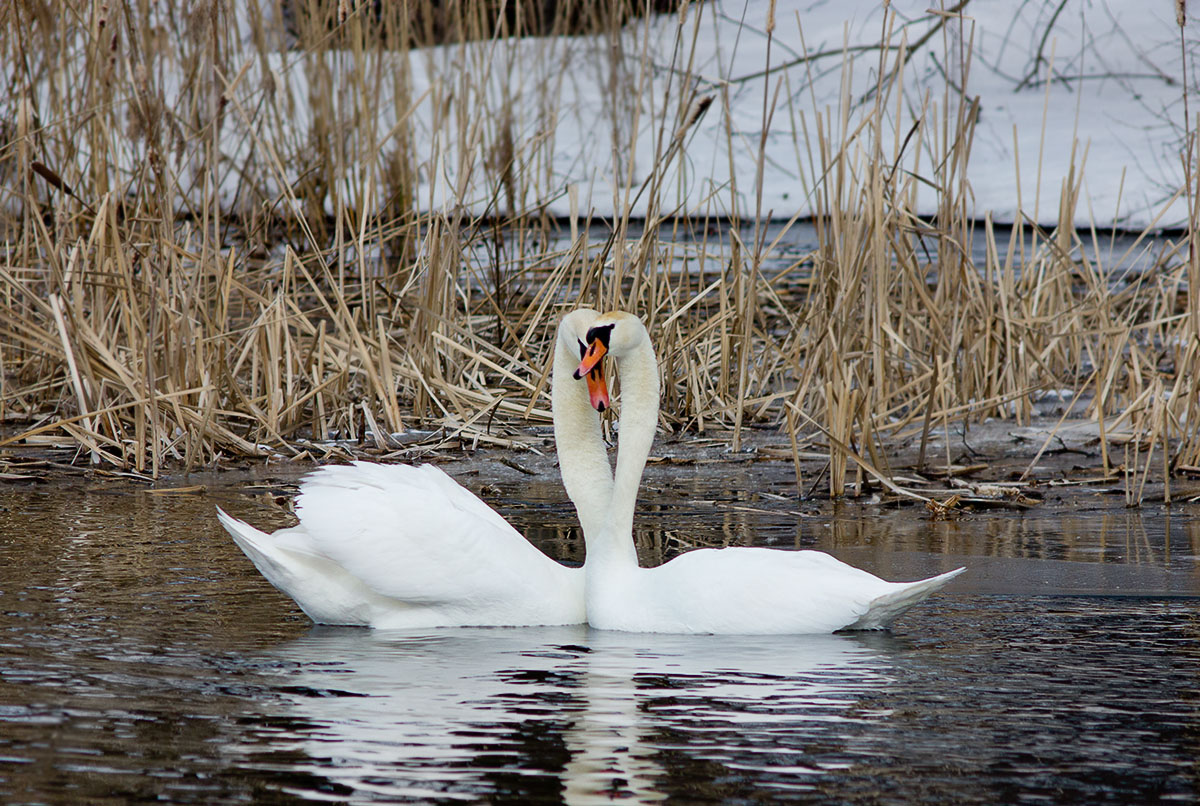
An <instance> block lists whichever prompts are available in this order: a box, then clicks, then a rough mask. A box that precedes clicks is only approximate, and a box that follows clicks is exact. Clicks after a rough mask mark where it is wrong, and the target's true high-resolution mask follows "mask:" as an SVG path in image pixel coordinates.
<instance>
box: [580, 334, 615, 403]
mask: <svg viewBox="0 0 1200 806" xmlns="http://www.w3.org/2000/svg"><path fill="white" fill-rule="evenodd" d="M607 352H608V348H607V347H605V346H604V345H603V344H602V343H601V342H600V340H599V339H594V340H593V341H592V343H591V344H590V345H589V346H588V348H587V350H585V351H584V353H583V360H582V361H580V362H579V369H577V370H575V377H576V378H577V379H578V378H583V377H585V376H586V377H587V388H588V399H589V400H590V401H591V403H592V408H593V409H595V410H596V411H604V410H605V409H607V408H611V407H612V401H611V400H609V397H608V384H606V383H605V382H604V365H603V364H601V363H600V360H601V359H602V358H604V354H605V353H607Z"/></svg>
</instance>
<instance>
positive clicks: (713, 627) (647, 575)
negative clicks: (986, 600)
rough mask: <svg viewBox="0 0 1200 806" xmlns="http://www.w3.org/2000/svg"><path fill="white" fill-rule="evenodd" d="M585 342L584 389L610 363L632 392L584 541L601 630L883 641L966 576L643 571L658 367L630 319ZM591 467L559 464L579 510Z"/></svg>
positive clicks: (795, 555)
mask: <svg viewBox="0 0 1200 806" xmlns="http://www.w3.org/2000/svg"><path fill="white" fill-rule="evenodd" d="M585 341H586V342H587V348H586V352H585V354H584V357H583V359H582V361H581V362H580V364H579V366H578V367H577V370H576V372H575V374H574V377H575V378H576V379H579V378H583V377H587V378H592V379H593V381H591V382H592V383H593V384H594V383H595V381H594V379H595V378H596V377H598V376H594V375H593V374H592V373H593V372H594V370H595V369H596V368H597V367H599V366H601V361H602V359H603V358H604V356H605V355H608V356H611V358H612V359H613V360H614V361H615V363H616V367H617V373H618V375H619V377H620V380H621V390H622V391H621V398H622V411H621V418H620V433H619V438H618V452H617V467H616V474H615V477H614V481H613V489H612V494H611V501H610V506H609V508H608V512H607V517H605V518H604V519H603V520H602V521H601V522H600V523H599V524H597V525H596V526H595V527H594V528H592V529H590V530H589V529H585V530H584V543H585V545H586V549H587V559H586V561H585V563H584V577H585V598H586V603H587V619H588V624H590V625H591V626H592V627H595V628H599V629H604V630H624V631H627V632H657V633H718V634H779V633H828V632H834V631H836V630H843V629H882V628H884V627H886V626H887V625H888V624H889V623H890V622H891V621H892V620H893V619H894V618H895V617H896V616H898V615H900V614H901V613H902V612H904V611H905V610H907V609H908V608H909V607H911V606H912V605H914V604H916V603H917V602H919V601H920V600H922V599H924V598H925V597H926V596H928V595H929V594H930V593H932V592H933V591H935V590H937V589H938V588H940V587H942V586H943V585H945V584H946V583H947V582H949V581H950V580H951V579H952V578H954V577H955V576H957V575H958V574H960V573H962V572H963V571H964V570H965V569H964V568H958V569H956V570H954V571H950V572H948V573H945V574H941V575H940V576H935V577H931V578H929V579H924V580H920V581H917V582H886V581H884V580H882V579H880V578H879V577H877V576H875V575H873V574H870V573H867V572H866V571H863V570H861V569H858V568H855V567H853V566H850V565H847V564H845V563H843V562H841V561H839V560H836V559H834V558H833V557H831V556H830V555H828V554H825V553H824V552H820V551H785V550H779V549H766V548H747V547H734V548H722V549H696V550H694V551H689V552H687V553H685V554H681V555H679V556H678V557H675V558H674V559H672V560H670V561H669V562H667V563H664V564H663V565H660V566H658V567H655V568H641V567H639V566H638V560H637V552H636V549H635V548H634V544H633V540H632V535H633V513H634V506H635V503H636V500H637V492H638V487H639V486H640V484H641V477H642V471H643V470H644V468H645V465H646V458H647V457H648V456H649V453H650V447H651V443H652V442H653V441H654V433H655V429H656V426H657V423H658V398H659V381H658V363H657V361H656V359H655V355H654V349H653V347H652V346H651V344H650V337H649V334H648V333H647V332H646V328H645V326H644V325H643V324H642V322H641V320H639V319H638V318H637V317H636V316H633V315H632V314H629V313H625V312H621V311H613V312H609V313H605V314H603V315H601V316H599V317H597V318H596V319H594V320H593V321H592V324H591V326H590V328H589V329H588V332H587V334H586V336H585ZM601 382H602V381H601ZM577 385H578V384H577ZM555 390H556V391H557V386H556V387H555ZM591 399H592V401H593V403H594V405H595V406H596V407H597V408H601V407H606V406H607V405H608V400H607V395H606V394H598V393H594V394H593V395H592V398H591ZM556 426H557V420H556ZM563 436H564V437H565V436H567V434H564V435H563ZM561 439H562V438H561V437H560V444H561ZM585 458H586V457H585V456H584V455H583V454H580V455H578V456H563V457H562V459H561V460H560V465H561V469H562V479H563V484H564V486H565V487H566V489H567V494H568V495H569V496H570V497H571V499H572V500H574V501H575V502H576V505H577V506H578V504H579V503H580V502H586V505H588V506H590V505H591V504H592V502H593V500H594V499H593V498H592V497H590V496H592V493H591V492H590V491H588V490H585V489H582V488H583V487H584V486H586V485H588V484H590V483H592V479H594V478H595V477H596V476H597V474H596V473H595V472H594V470H592V469H591V468H589V467H587V466H586V465H581V464H580V463H581V462H583V461H584V460H585ZM581 517H582V515H581Z"/></svg>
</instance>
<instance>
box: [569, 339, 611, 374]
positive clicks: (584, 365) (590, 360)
mask: <svg viewBox="0 0 1200 806" xmlns="http://www.w3.org/2000/svg"><path fill="white" fill-rule="evenodd" d="M581 346H582V345H581ZM607 352H608V348H607V347H605V346H604V342H602V341H600V339H592V343H591V344H589V345H588V347H587V350H585V351H584V353H583V360H582V361H580V362H579V369H577V370H575V379H576V380H579V379H580V378H582V377H583V376H584V375H587V374H588V373H590V372H591V371H592V370H593V369H595V368H596V367H597V366H599V364H600V359H601V358H604V355H605V353H607ZM602 380H603V379H602Z"/></svg>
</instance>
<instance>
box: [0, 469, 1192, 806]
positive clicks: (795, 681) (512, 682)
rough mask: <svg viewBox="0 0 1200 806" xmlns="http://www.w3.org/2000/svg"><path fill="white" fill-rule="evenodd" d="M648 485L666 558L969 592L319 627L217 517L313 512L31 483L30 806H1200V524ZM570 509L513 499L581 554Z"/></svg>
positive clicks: (0, 636)
mask: <svg viewBox="0 0 1200 806" xmlns="http://www.w3.org/2000/svg"><path fill="white" fill-rule="evenodd" d="M648 486H649V487H650V489H651V492H652V494H655V495H657V496H658V497H659V498H660V499H661V500H659V501H657V502H654V501H652V502H651V505H650V506H648V507H647V512H646V514H645V517H643V518H642V521H644V522H645V523H646V524H647V529H646V531H645V532H644V533H643V534H642V535H641V536H640V538H641V548H642V550H643V553H644V554H650V555H653V554H655V553H656V552H658V553H663V554H667V555H669V554H670V553H672V552H673V551H676V550H680V549H681V548H685V547H686V546H683V545H682V544H683V542H685V540H692V541H695V542H700V543H705V544H717V543H722V542H745V540H746V539H747V537H748V536H752V537H755V539H760V542H763V543H766V544H769V545H777V546H781V547H785V546H786V547H791V546H792V545H797V544H798V545H804V546H818V547H821V548H825V549H827V550H831V551H833V552H834V553H835V554H838V555H839V556H841V557H843V558H844V559H847V560H850V561H853V562H855V563H856V564H859V565H862V566H863V567H867V568H869V569H871V570H874V571H877V572H879V573H883V574H885V575H888V576H895V577H903V576H910V575H919V574H923V573H931V572H933V571H935V570H938V569H940V568H943V567H949V564H951V563H953V562H959V561H964V562H966V563H967V564H968V565H970V566H971V573H969V574H968V575H966V576H964V577H962V578H960V580H956V582H955V583H954V585H953V587H952V588H951V589H950V590H949V591H948V592H947V593H945V594H943V595H941V596H939V597H937V598H935V599H933V600H931V601H929V602H927V603H926V604H924V605H922V606H921V607H920V608H918V609H917V610H915V611H912V612H910V613H909V614H907V615H906V616H905V617H904V618H903V619H902V620H901V621H900V622H899V623H898V624H897V625H896V627H895V629H894V630H893V631H892V632H891V633H889V634H868V635H834V636H805V637H787V636H785V637H769V638H762V637H753V638H749V637H746V638H743V637H680V636H639V635H624V634H619V633H603V632H598V631H589V630H587V629H586V628H575V627H572V628H547V629H471V630H465V629H464V630H441V631H427V632H421V633H413V634H386V633H375V632H372V631H369V630H356V629H336V628H314V627H311V626H310V625H309V624H308V623H307V621H306V620H305V619H304V618H303V616H302V615H300V614H299V613H298V612H297V611H296V610H295V609H294V608H293V607H292V606H291V605H290V602H289V600H287V599H285V598H283V597H281V596H280V595H279V594H277V593H276V592H275V591H274V590H273V589H272V588H270V587H269V586H268V585H266V584H265V583H264V582H262V580H261V579H260V578H259V577H258V576H257V572H255V571H254V569H253V567H252V566H251V565H250V564H249V562H248V561H246V560H245V559H244V558H243V557H242V556H241V555H240V553H238V551H237V549H236V547H235V546H233V544H232V542H231V541H229V540H228V539H227V538H226V537H225V535H224V533H223V532H222V531H221V530H220V528H219V526H218V525H217V523H216V520H215V518H214V517H213V516H212V514H211V513H212V506H213V504H214V503H221V504H222V505H224V506H227V507H229V508H231V509H233V510H234V511H235V512H237V513H238V514H241V515H244V516H246V517H248V518H251V519H253V520H255V521H256V522H258V523H260V524H265V523H267V522H268V521H271V522H273V523H274V524H276V525H277V524H278V523H281V522H283V520H284V517H283V516H281V515H274V516H272V515H271V513H269V512H268V511H266V510H264V509H261V508H258V507H257V505H256V504H254V503H252V502H251V501H249V500H248V499H246V498H245V497H243V496H241V495H239V494H237V493H235V492H233V491H231V490H219V489H218V490H215V491H213V492H211V493H210V494H207V495H189V494H183V495H157V494H150V493H147V492H144V491H139V490H136V489H134V488H132V487H130V486H128V485H126V484H123V483H115V482H109V483H106V482H83V481H81V482H79V483H76V484H71V485H46V486H45V487H40V488H39V487H25V486H20V485H16V486H9V487H8V488H5V489H0V507H3V508H4V511H3V512H2V513H0V802H4V803H8V804H17V803H50V804H65V803H85V802H86V803H101V804H103V803H127V802H144V801H153V800H158V801H162V802H177V803H248V802H255V803H295V802H298V801H307V800H312V801H321V802H333V803H364V802H443V801H463V802H481V801H490V802H508V803H527V802H546V803H558V802H566V803H597V802H608V801H610V800H618V801H626V802H630V803H639V802H656V801H658V800H662V799H665V798H668V797H669V798H670V799H671V800H672V801H673V802H681V803H768V802H779V801H788V800H794V801H801V802H816V803H863V804H877V803H896V804H907V803H915V802H941V803H1045V802H1052V803H1067V802H1080V803H1101V802H1125V803H1150V802H1157V801H1167V800H1174V801H1182V802H1195V801H1196V800H1197V799H1200V538H1198V535H1200V530H1198V529H1197V524H1196V522H1195V515H1196V512H1197V510H1196V508H1195V506H1194V505H1193V506H1191V507H1190V508H1189V507H1181V508H1175V509H1173V510H1172V511H1171V513H1170V515H1169V517H1164V513H1163V512H1162V511H1148V512H1145V513H1128V512H1123V511H1120V510H1117V511H1113V510H1110V509H1097V510H1095V511H1091V512H1089V511H1088V510H1087V508H1086V507H1076V508H1075V509H1074V510H1072V512H1071V513H1066V512H1064V511H1062V510H1058V511H1055V510H1052V509H1049V508H1044V509H1042V510H1040V511H1039V510H1035V511H1033V512H1031V513H1025V514H1002V515H987V516H981V517H976V518H972V519H965V520H963V521H960V522H955V523H944V522H931V521H929V520H927V519H926V518H924V517H923V516H922V515H921V514H920V513H917V512H895V511H890V512H886V511H874V510H871V509H869V508H864V507H846V508H842V509H840V510H838V511H829V512H824V513H816V514H814V513H802V514H800V515H797V514H795V513H794V512H793V511H792V509H791V508H790V507H792V505H790V504H787V503H786V502H784V503H776V504H772V505H771V506H766V505H761V506H760V503H759V502H757V495H758V494H757V493H756V494H755V495H745V494H740V495H739V494H726V495H725V502H726V503H728V504H729V505H730V506H740V507H742V509H737V510H728V509H721V506H720V505H721V504H722V500H721V497H720V496H718V495H716V494H715V493H713V491H712V490H701V489H692V488H684V489H676V488H666V487H665V486H664V485H662V484H659V485H658V487H659V489H658V490H657V492H656V493H655V482H654V479H653V478H651V479H649V484H648ZM728 486H732V487H734V488H741V489H753V487H752V486H750V485H743V484H742V482H741V481H740V480H738V479H733V480H732V483H731V484H729V485H728ZM769 486H770V485H766V486H764V485H761V484H760V485H759V487H758V489H759V490H760V491H762V490H767V488H769ZM552 491H553V487H552V486H547V487H545V488H544V489H543V488H541V487H538V486H537V485H533V486H532V487H530V488H526V489H524V490H523V492H524V493H525V495H524V496H522V495H521V493H522V490H518V488H516V487H515V486H514V487H503V486H502V489H500V490H499V499H500V500H501V502H504V501H509V502H510V503H511V502H515V501H516V500H518V498H522V497H529V498H532V499H533V507H532V508H530V509H521V510H519V511H518V510H516V509H515V508H514V507H512V506H510V507H508V508H507V509H508V510H509V512H510V514H513V517H514V520H516V521H517V522H518V523H520V524H521V525H523V526H531V527H532V526H533V525H534V524H535V523H536V524H542V525H545V524H548V525H549V527H550V528H549V530H547V529H543V530H533V531H535V532H536V533H537V534H538V536H539V539H542V540H544V541H545V544H546V546H547V548H548V550H550V551H552V552H555V553H562V552H565V553H571V552H572V551H574V550H575V549H574V545H575V540H574V539H573V538H571V537H570V536H569V535H567V536H563V535H562V534H561V533H559V532H556V531H553V529H554V527H555V526H556V525H558V524H565V523H568V522H569V519H568V518H567V517H566V515H565V514H564V513H562V512H561V510H560V508H556V507H554V505H553V504H552V501H553V498H554V493H553V492H552ZM493 500H495V499H493ZM747 510H755V511H747ZM683 533H686V535H687V537H686V538H685V536H684V534H683Z"/></svg>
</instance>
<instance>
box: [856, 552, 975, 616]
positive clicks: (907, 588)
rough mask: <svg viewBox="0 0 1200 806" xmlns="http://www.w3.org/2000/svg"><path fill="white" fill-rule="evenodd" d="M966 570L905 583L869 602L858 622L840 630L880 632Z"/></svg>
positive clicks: (959, 569) (956, 570) (960, 569)
mask: <svg viewBox="0 0 1200 806" xmlns="http://www.w3.org/2000/svg"><path fill="white" fill-rule="evenodd" d="M966 570H967V569H966V568H965V567H963V568H956V569H954V570H953V571H948V572H946V573H945V574H939V575H938V576H935V577H930V578H929V579H922V580H920V581H918V582H910V583H907V584H905V585H904V587H902V588H899V589H897V590H893V591H892V592H890V593H885V594H883V595H882V596H877V597H876V598H875V599H873V600H871V604H870V606H869V607H868V608H867V612H866V613H863V614H862V615H861V616H859V617H858V620H857V621H855V622H854V623H853V624H850V625H849V626H847V627H843V628H842V629H846V630H882V629H884V628H886V627H887V626H888V625H889V624H890V623H891V622H892V620H893V619H895V618H896V617H897V616H899V615H900V614H901V613H903V612H904V611H905V610H908V609H909V608H910V607H912V606H913V605H915V604H917V603H918V602H920V601H921V600H923V599H924V598H925V597H927V596H929V594H931V593H933V592H934V591H937V590H939V589H940V588H941V587H942V586H944V585H945V584H946V583H947V582H949V581H950V580H952V579H954V578H955V577H956V576H958V575H959V574H961V573H962V572H963V571H966Z"/></svg>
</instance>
